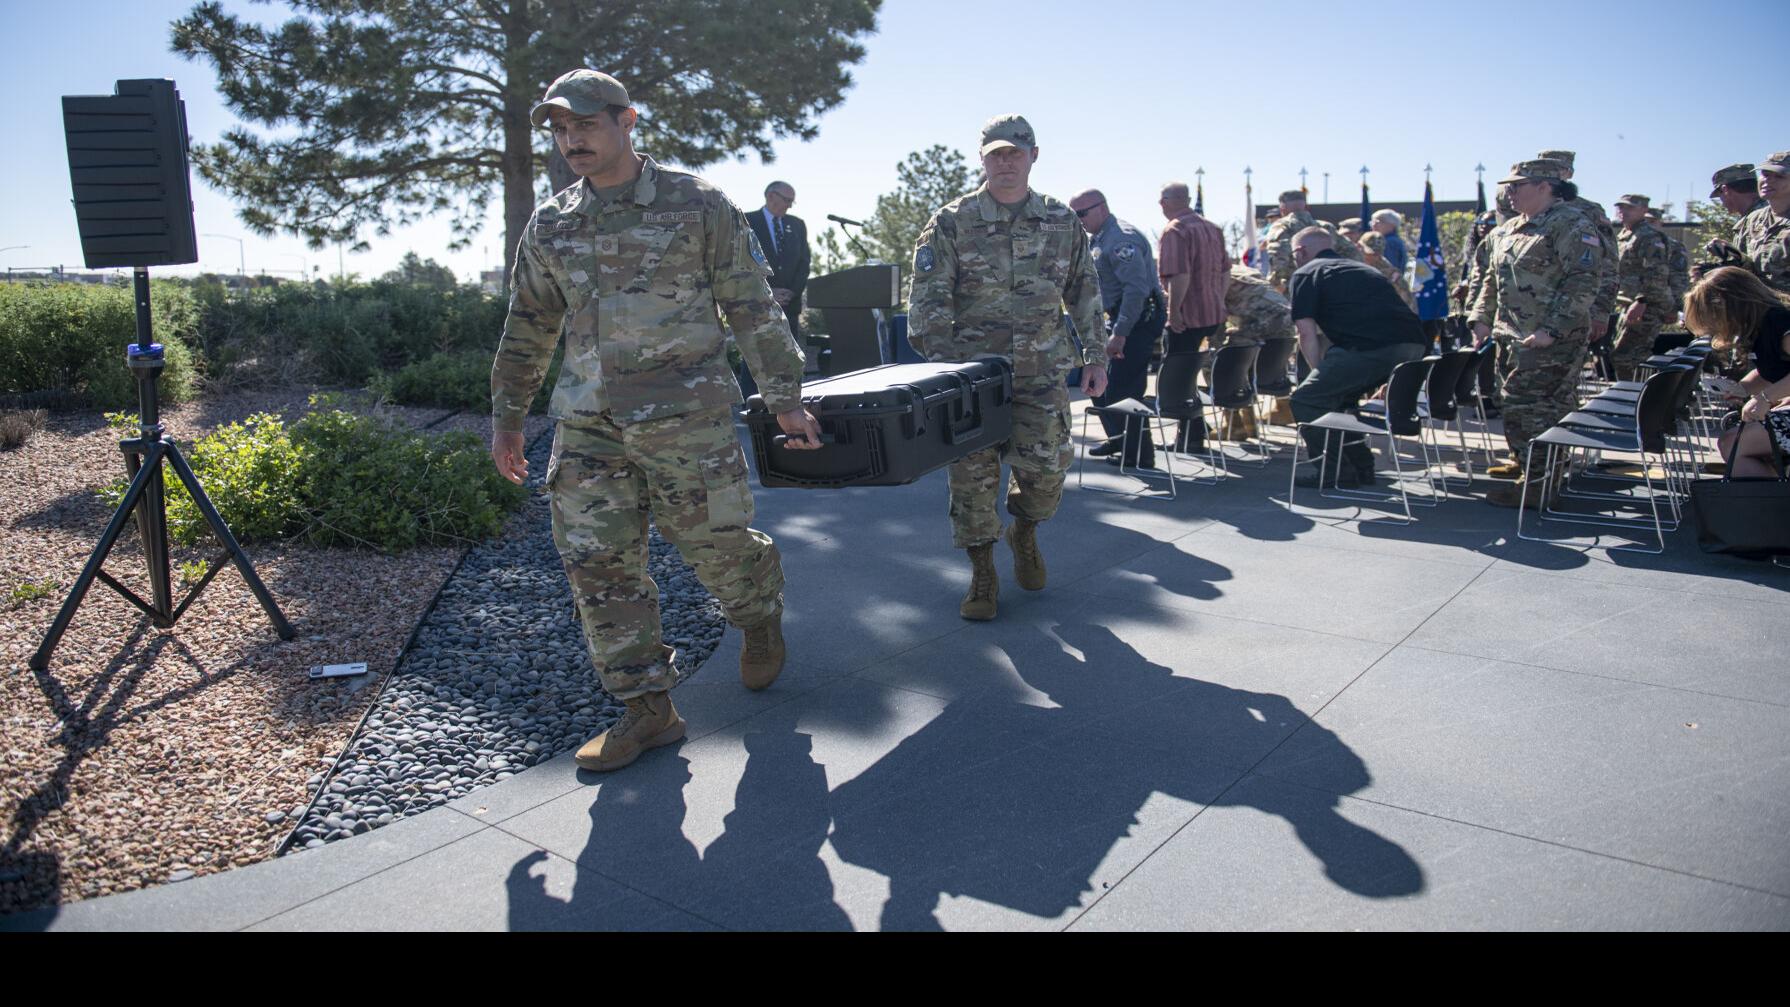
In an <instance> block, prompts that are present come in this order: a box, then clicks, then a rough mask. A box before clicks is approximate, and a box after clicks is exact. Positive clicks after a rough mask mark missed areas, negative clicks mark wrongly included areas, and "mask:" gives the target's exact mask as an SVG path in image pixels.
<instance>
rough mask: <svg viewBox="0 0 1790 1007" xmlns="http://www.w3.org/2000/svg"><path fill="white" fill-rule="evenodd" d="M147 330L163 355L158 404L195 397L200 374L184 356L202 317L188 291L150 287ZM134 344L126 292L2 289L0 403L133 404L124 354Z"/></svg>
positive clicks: (132, 309) (74, 286) (167, 285)
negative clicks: (38, 399) (42, 399)
mask: <svg viewBox="0 0 1790 1007" xmlns="http://www.w3.org/2000/svg"><path fill="white" fill-rule="evenodd" d="M150 288H151V289H150V307H151V311H150V324H151V331H152V332H153V334H154V338H155V340H156V341H157V342H159V343H161V344H162V346H163V349H164V353H165V360H166V366H165V368H164V369H163V371H162V378H161V397H162V401H164V402H182V401H185V400H187V399H189V398H191V397H192V395H193V392H194V389H195V385H196V383H197V380H198V374H197V370H196V367H195V363H194V360H193V354H192V352H191V351H190V350H189V349H188V345H189V340H191V339H192V338H193V337H194V336H195V334H196V330H197V327H198V318H199V311H198V307H197V305H196V304H194V302H193V300H192V297H191V296H190V294H189V293H188V291H187V289H186V288H185V286H183V285H181V284H178V283H171V282H154V283H151V284H150ZM136 341H137V314H136V304H135V303H134V300H133V295H132V293H131V288H130V287H128V286H114V285H104V286H100V285H92V284H84V283H8V284H0V395H16V394H22V393H27V392H42V391H52V390H67V391H74V392H82V393H85V394H86V395H87V397H88V399H89V400H90V401H91V402H92V403H93V405H95V406H98V407H100V408H106V407H118V406H125V405H129V404H132V403H134V402H136V400H137V385H136V380H135V379H134V378H133V377H132V376H131V371H130V369H129V368H128V367H126V366H125V362H124V348H125V347H126V346H127V345H129V344H130V343H134V342H136Z"/></svg>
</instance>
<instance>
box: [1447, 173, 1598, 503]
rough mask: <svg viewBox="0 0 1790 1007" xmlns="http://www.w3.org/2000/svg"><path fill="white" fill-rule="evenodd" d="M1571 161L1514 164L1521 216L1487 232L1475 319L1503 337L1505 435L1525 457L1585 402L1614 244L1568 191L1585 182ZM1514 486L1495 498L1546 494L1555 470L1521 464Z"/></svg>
mask: <svg viewBox="0 0 1790 1007" xmlns="http://www.w3.org/2000/svg"><path fill="white" fill-rule="evenodd" d="M1565 175H1566V166H1565V165H1564V164H1562V163H1560V162H1558V161H1550V160H1545V159H1536V160H1532V161H1521V162H1519V163H1517V164H1515V165H1512V166H1511V169H1510V177H1509V178H1506V179H1504V180H1503V181H1502V182H1501V183H1500V184H1502V185H1508V186H1509V187H1510V189H1509V192H1510V199H1511V202H1512V203H1513V204H1514V206H1515V208H1516V210H1517V212H1518V214H1519V215H1518V216H1517V217H1515V218H1513V219H1512V220H1510V221H1509V222H1508V223H1506V224H1503V225H1501V226H1499V227H1498V228H1497V229H1496V230H1494V231H1493V232H1492V233H1491V235H1489V236H1488V237H1487V238H1486V241H1487V242H1490V243H1491V246H1492V247H1491V250H1490V251H1489V252H1488V253H1487V256H1486V263H1487V265H1486V270H1485V274H1484V279H1483V283H1482V285H1481V287H1480V291H1479V297H1478V300H1477V302H1476V303H1475V304H1474V306H1473V309H1472V311H1471V312H1470V313H1469V314H1468V320H1469V321H1470V322H1471V323H1472V325H1473V335H1474V338H1475V340H1476V341H1478V342H1484V341H1485V340H1486V339H1488V338H1493V337H1495V338H1497V340H1498V345H1499V350H1500V352H1501V353H1502V354H1503V359H1504V360H1505V361H1506V363H1505V376H1504V407H1503V412H1504V437H1505V440H1507V441H1508V442H1509V444H1510V451H1511V454H1512V456H1513V457H1514V459H1515V461H1516V464H1517V465H1519V466H1520V465H1522V464H1523V463H1524V461H1525V460H1526V459H1525V457H1524V456H1525V453H1526V451H1527V449H1528V447H1529V442H1530V441H1531V440H1533V439H1535V438H1536V437H1538V436H1540V435H1541V434H1542V433H1544V432H1546V431H1547V429H1548V428H1549V427H1551V426H1553V425H1554V424H1555V423H1558V422H1559V421H1560V418H1561V417H1563V416H1565V415H1566V414H1567V413H1569V412H1571V411H1572V410H1573V408H1574V407H1575V406H1576V405H1577V404H1578V395H1577V392H1578V383H1579V372H1580V370H1581V369H1582V368H1583V366H1584V363H1585V355H1586V351H1587V346H1588V337H1589V334H1590V327H1591V307H1592V301H1593V300H1594V299H1595V298H1596V297H1597V293H1598V283H1599V272H1600V270H1601V268H1602V266H1603V260H1604V256H1605V255H1606V254H1609V251H1610V250H1609V249H1607V248H1605V247H1604V242H1603V239H1602V238H1601V237H1600V236H1599V235H1598V232H1597V229H1596V227H1595V226H1594V225H1593V224H1592V222H1591V221H1590V220H1589V219H1588V218H1587V217H1586V216H1585V215H1584V214H1583V213H1581V212H1580V211H1578V210H1576V209H1574V208H1573V207H1571V206H1569V205H1567V203H1566V201H1567V200H1570V199H1572V198H1573V197H1574V196H1576V195H1577V192H1578V190H1577V187H1576V186H1574V185H1573V184H1572V183H1571V182H1569V181H1567V180H1566V178H1565ZM1515 474H1516V475H1517V476H1518V482H1517V484H1516V486H1514V487H1505V486H1500V487H1498V488H1497V489H1494V490H1493V491H1492V492H1491V493H1490V494H1489V495H1488V496H1487V497H1486V501H1487V502H1488V503H1492V504H1496V505H1498V506H1502V507H1515V506H1517V504H1518V502H1519V501H1522V500H1525V499H1526V500H1527V502H1528V503H1529V504H1538V503H1539V502H1540V500H1541V495H1542V493H1543V492H1544V490H1545V488H1546V487H1547V486H1548V485H1549V480H1548V479H1547V478H1545V477H1544V474H1543V473H1539V472H1523V471H1522V470H1521V469H1518V470H1517V472H1516V473H1515Z"/></svg>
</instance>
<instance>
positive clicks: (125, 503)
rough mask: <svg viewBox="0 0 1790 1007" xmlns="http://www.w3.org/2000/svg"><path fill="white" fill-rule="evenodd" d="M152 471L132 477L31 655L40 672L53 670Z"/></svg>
mask: <svg viewBox="0 0 1790 1007" xmlns="http://www.w3.org/2000/svg"><path fill="white" fill-rule="evenodd" d="M151 471H152V470H151V469H149V468H148V467H146V466H145V467H140V468H138V469H137V472H136V475H134V476H132V477H131V484H130V488H129V489H127V490H125V491H124V499H123V500H121V501H119V503H118V509H117V510H115V511H113V512H112V520H111V522H110V523H108V524H107V525H106V531H105V534H103V535H101V536H100V537H99V544H97V545H95V546H94V547H93V554H92V555H91V556H88V557H87V565H86V566H84V567H82V568H81V575H80V576H79V577H76V578H75V586H74V587H72V588H70V589H69V591H68V597H67V598H65V599H63V602H62V608H61V610H60V611H58V612H57V613H56V621H55V622H52V623H50V631H49V632H48V633H45V634H44V640H43V643H41V644H39V645H38V648H37V653H35V654H33V655H31V660H30V661H29V662H28V663H29V664H30V665H31V667H32V668H34V669H36V670H38V671H47V670H49V667H50V654H51V652H53V651H54V650H55V649H56V645H57V644H58V643H61V642H62V634H63V633H65V632H67V631H68V624H69V622H71V621H72V620H73V619H74V617H75V610H76V609H78V608H80V607H81V600H82V599H83V598H85V597H86V596H87V589H88V588H90V587H92V586H93V578H95V577H97V576H98V575H99V569H100V566H101V565H102V564H104V563H105V561H106V556H107V555H109V554H110V553H111V552H112V545H113V543H115V542H117V541H118V536H119V534H120V533H122V532H123V531H124V522H125V521H126V520H128V519H129V518H130V516H131V512H132V511H133V510H135V509H136V507H137V502H138V501H139V500H140V499H142V496H143V487H144V486H146V485H147V484H148V482H149V474H150V472H151Z"/></svg>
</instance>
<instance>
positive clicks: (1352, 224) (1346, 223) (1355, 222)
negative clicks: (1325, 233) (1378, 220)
mask: <svg viewBox="0 0 1790 1007" xmlns="http://www.w3.org/2000/svg"><path fill="white" fill-rule="evenodd" d="M1336 229H1337V230H1339V231H1362V230H1366V228H1364V227H1363V226H1362V225H1361V218H1360V217H1349V218H1348V219H1346V220H1343V221H1341V222H1340V223H1338V224H1337V225H1336Z"/></svg>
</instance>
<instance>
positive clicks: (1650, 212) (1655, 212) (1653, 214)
mask: <svg viewBox="0 0 1790 1007" xmlns="http://www.w3.org/2000/svg"><path fill="white" fill-rule="evenodd" d="M1647 219H1648V220H1665V219H1666V215H1665V214H1664V213H1662V212H1660V208H1659V207H1657V206H1650V207H1648V208H1647Z"/></svg>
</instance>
